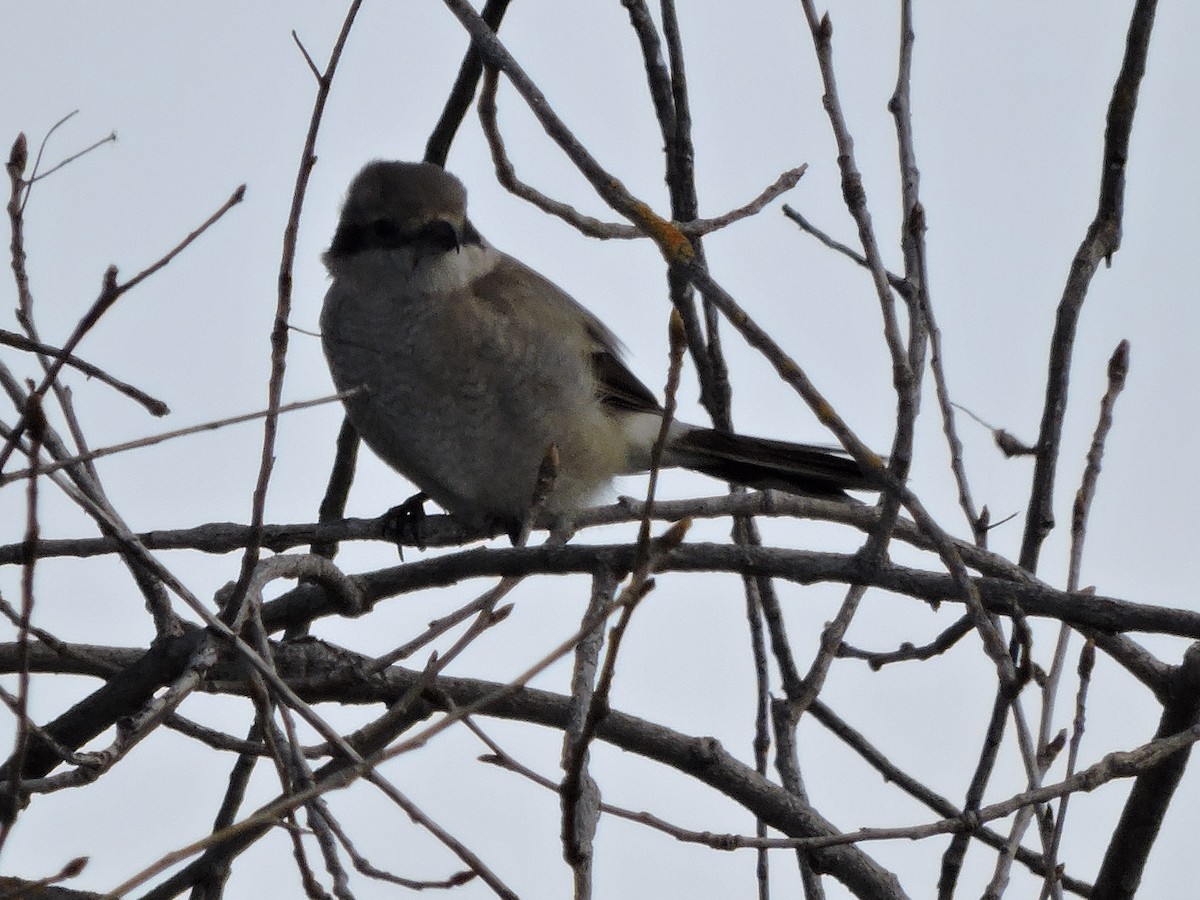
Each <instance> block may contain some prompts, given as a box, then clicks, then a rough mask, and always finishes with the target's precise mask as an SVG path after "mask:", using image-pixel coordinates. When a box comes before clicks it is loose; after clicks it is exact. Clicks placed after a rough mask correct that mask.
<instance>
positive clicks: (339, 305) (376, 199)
mask: <svg viewBox="0 0 1200 900" xmlns="http://www.w3.org/2000/svg"><path fill="white" fill-rule="evenodd" d="M324 261H325V265H326V267H327V268H328V270H329V274H330V276H331V277H332V279H333V284H332V285H331V286H330V288H329V292H328V293H327V294H326V295H325V305H324V308H323V309H322V311H321V338H322V342H323V344H324V347H325V355H326V357H327V359H328V361H329V369H330V372H331V373H332V375H333V381H334V384H335V385H336V386H337V388H338V390H339V391H348V390H351V389H354V388H361V389H362V390H361V391H360V392H359V393H356V394H355V395H353V396H352V397H350V398H348V399H347V400H346V413H347V415H348V416H349V418H350V421H351V422H352V423H353V425H354V427H355V429H356V430H357V431H358V433H359V434H360V435H361V436H362V439H363V440H364V441H366V443H367V446H369V447H370V448H371V449H372V450H373V451H375V453H376V454H378V455H379V456H380V458H382V459H383V460H384V462H386V463H387V464H388V465H390V466H391V467H392V468H394V469H396V471H398V472H400V473H401V474H402V475H404V476H405V477H406V478H408V479H409V480H410V481H412V482H413V483H414V484H415V485H416V486H417V487H418V488H420V490H421V491H423V492H424V493H425V494H427V495H428V496H429V497H431V498H432V499H433V500H435V501H436V502H437V503H438V504H439V505H440V506H442V507H443V508H444V509H446V510H447V511H448V512H449V513H451V514H452V515H453V516H454V518H455V519H457V520H458V521H459V522H460V523H461V524H462V525H464V526H465V527H468V528H486V529H503V530H505V531H507V532H508V533H509V534H510V535H511V536H513V537H514V540H515V536H516V535H517V534H519V533H520V531H521V529H522V527H523V526H524V525H525V523H526V520H527V519H528V518H529V516H530V512H531V508H532V506H533V504H534V499H535V494H536V492H537V489H538V474H539V470H540V469H541V468H542V464H543V460H545V459H546V458H547V453H548V450H549V448H550V447H551V446H552V445H553V446H554V447H556V448H557V451H558V464H557V467H556V469H555V471H554V473H553V475H552V478H551V480H550V483H549V488H548V492H546V494H545V496H544V497H542V498H541V499H540V504H539V508H540V510H541V512H542V518H543V519H544V521H542V522H539V523H537V524H550V525H553V524H558V523H564V522H566V523H569V521H570V519H571V517H572V516H573V514H574V513H575V512H577V511H578V510H580V509H581V508H583V507H584V506H585V505H586V504H587V503H588V502H589V501H590V500H591V499H592V498H593V497H594V496H595V495H596V494H597V492H598V491H599V490H600V489H601V488H603V487H604V486H605V485H607V484H608V483H609V482H610V481H611V479H612V477H613V476H614V475H618V474H623V473H634V472H642V471H646V470H647V469H648V468H649V467H650V454H651V448H652V447H653V445H654V442H655V440H656V439H657V437H658V433H659V428H660V424H661V421H662V406H661V405H660V404H659V402H658V400H657V399H656V398H655V396H654V394H653V392H652V391H651V390H650V389H649V388H647V387H646V386H645V385H644V384H643V383H642V382H641V381H639V380H638V378H637V376H635V375H634V374H633V373H632V372H630V371H629V369H628V367H626V365H625V363H624V362H623V361H622V359H621V345H620V342H619V341H618V340H617V338H616V337H615V336H614V335H613V333H612V332H611V331H609V329H608V328H607V327H605V325H604V324H603V323H602V322H600V320H599V319H597V318H596V317H595V316H593V315H592V314H591V313H590V312H588V311H587V310H586V309H584V308H583V307H582V306H580V305H579V304H578V303H577V302H575V300H573V299H572V298H571V297H570V296H568V295H567V294H566V293H565V292H563V291H562V290H561V289H560V288H559V287H558V286H556V285H554V284H552V283H551V282H550V281H548V280H547V279H546V278H544V277H543V276H541V275H539V274H538V273H537V272H535V271H534V270H533V269H531V268H529V267H528V266H526V265H525V264H524V263H522V262H520V261H519V260H516V259H513V258H512V257H511V256H508V255H507V254H505V253H502V252H501V251H499V250H497V249H495V248H494V247H492V246H491V244H489V243H488V242H487V241H485V240H484V239H483V237H482V236H481V235H480V234H479V232H478V231H476V230H475V228H474V226H473V225H472V224H471V223H470V221H469V220H468V219H467V195H466V191H465V189H464V188H463V186H462V183H461V182H460V181H459V180H458V179H457V178H455V177H454V176H453V175H450V174H449V173H448V172H446V171H444V170H443V169H441V168H439V167H438V166H435V165H431V164H429V163H407V162H386V161H376V162H372V163H369V164H368V165H367V166H366V167H365V168H364V169H363V170H362V171H361V172H359V174H358V175H357V176H356V177H355V179H354V181H353V182H352V183H351V185H350V190H349V192H348V194H347V196H346V201H345V203H344V205H343V207H342V214H341V219H340V221H339V222H338V227H337V233H336V234H335V235H334V237H333V243H332V245H331V246H330V248H329V250H328V251H327V252H326V253H325V255H324ZM662 462H663V465H664V466H683V467H685V468H688V469H693V470H696V471H699V472H704V473H706V474H708V475H712V476H714V477H716V478H720V479H722V480H724V481H730V482H734V483H737V484H742V485H746V486H749V487H756V488H777V489H781V490H784V491H788V492H791V493H796V494H806V495H815V496H823V497H838V498H845V496H846V495H845V494H844V493H843V491H844V490H846V489H872V488H873V485H872V484H871V483H870V481H869V480H868V478H867V477H866V475H865V474H864V473H863V471H862V470H861V468H860V467H859V466H858V464H857V463H855V462H854V461H853V460H852V459H850V458H848V457H846V456H844V455H839V454H838V453H835V452H833V451H830V450H827V449H824V448H820V447H813V446H807V445H802V444H791V443H784V442H782V441H771V440H764V439H761V438H750V437H744V436H740V435H732V434H725V433H721V432H717V431H714V430H712V429H709V428H701V427H697V426H694V425H686V424H684V423H680V422H676V423H673V424H672V426H671V429H670V432H669V438H668V441H667V444H666V446H665V449H664V454H663V461H662Z"/></svg>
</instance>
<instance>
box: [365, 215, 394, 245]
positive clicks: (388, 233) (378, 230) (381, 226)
mask: <svg viewBox="0 0 1200 900" xmlns="http://www.w3.org/2000/svg"><path fill="white" fill-rule="evenodd" d="M371 231H372V232H373V233H374V235H375V237H377V238H379V240H381V241H384V242H394V241H395V239H396V236H397V234H398V233H399V231H398V229H397V228H396V223H395V222H393V221H392V220H391V219H376V220H375V221H374V222H372V223H371Z"/></svg>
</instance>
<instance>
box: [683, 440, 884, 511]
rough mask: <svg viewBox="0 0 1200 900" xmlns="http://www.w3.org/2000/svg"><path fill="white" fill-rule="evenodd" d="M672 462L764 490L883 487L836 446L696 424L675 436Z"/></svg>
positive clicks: (833, 492) (824, 492)
mask: <svg viewBox="0 0 1200 900" xmlns="http://www.w3.org/2000/svg"><path fill="white" fill-rule="evenodd" d="M668 461H669V462H670V464H672V465H678V466H683V467H684V468H687V469H693V470H695V471H697V472H703V473H704V474H705V475H711V476H712V477H713V478H719V479H720V480H722V481H729V482H733V483H734V484H741V485H745V486H746V487H752V488H759V489H760V490H767V489H772V490H780V491H787V492H788V493H791V494H804V495H810V496H816V497H845V496H846V495H845V491H848V490H866V491H870V490H878V486H877V485H875V484H874V483H872V482H871V481H870V480H869V479H868V478H867V475H866V473H865V472H864V471H863V470H862V467H861V466H859V464H858V463H856V462H855V461H854V460H853V459H851V458H850V457H849V456H847V455H845V454H844V453H840V452H838V451H836V450H830V449H827V448H824V447H815V446H812V445H811V444H789V443H788V442H786V441H772V440H768V439H767V438H755V437H745V436H743V435H738V434H726V433H723V432H719V431H712V430H711V429H707V428H693V429H691V430H689V431H687V432H684V433H683V434H681V435H679V436H678V437H676V438H675V439H674V440H672V441H671V447H670V451H669V454H668Z"/></svg>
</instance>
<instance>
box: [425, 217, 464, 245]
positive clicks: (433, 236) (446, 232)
mask: <svg viewBox="0 0 1200 900" xmlns="http://www.w3.org/2000/svg"><path fill="white" fill-rule="evenodd" d="M417 240H418V242H420V243H422V244H424V245H426V246H428V247H430V248H432V249H435V250H442V251H445V250H457V249H458V248H459V245H460V241H459V239H458V229H457V228H455V227H454V226H453V225H451V224H450V223H449V222H447V221H446V220H445V219H437V220H436V221H433V222H430V223H429V224H428V225H426V226H424V227H423V228H422V229H421V230H420V232H419V233H418V234H417Z"/></svg>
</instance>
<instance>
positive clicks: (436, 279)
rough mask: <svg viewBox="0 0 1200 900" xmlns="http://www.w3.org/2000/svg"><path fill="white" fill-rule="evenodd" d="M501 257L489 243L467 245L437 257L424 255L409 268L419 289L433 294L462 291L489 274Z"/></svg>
mask: <svg viewBox="0 0 1200 900" xmlns="http://www.w3.org/2000/svg"><path fill="white" fill-rule="evenodd" d="M500 258H501V254H500V253H499V252H498V251H497V250H496V249H495V248H494V247H492V246H491V245H490V244H488V243H487V242H486V241H484V242H482V243H480V244H464V245H463V246H462V247H459V248H458V249H457V250H447V251H446V252H445V253H441V254H438V255H436V256H424V257H422V258H420V259H419V260H417V263H416V265H415V266H411V263H410V266H411V268H410V269H409V271H410V275H409V280H410V282H411V284H412V287H413V288H414V289H416V290H420V291H426V292H429V293H433V294H442V293H447V292H450V291H459V290H462V289H463V288H466V287H468V286H469V285H471V284H474V283H475V281H476V280H478V279H480V278H482V277H484V276H485V275H487V274H489V273H490V272H491V271H492V269H494V268H495V267H496V263H497V262H499V260H500Z"/></svg>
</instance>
